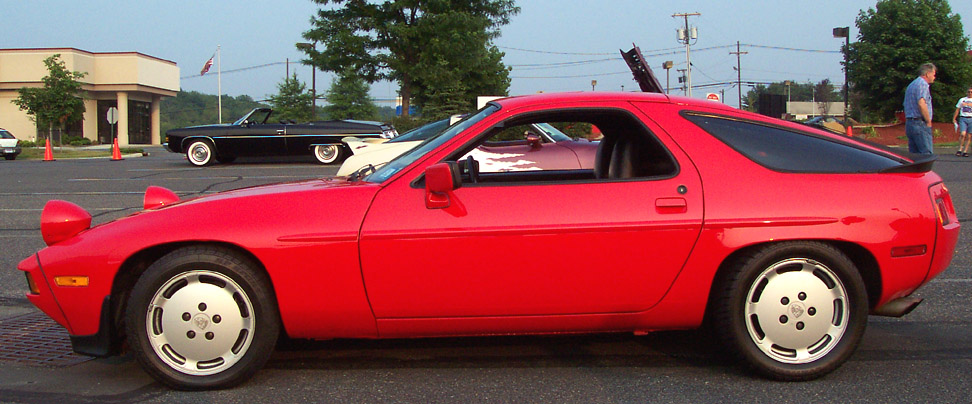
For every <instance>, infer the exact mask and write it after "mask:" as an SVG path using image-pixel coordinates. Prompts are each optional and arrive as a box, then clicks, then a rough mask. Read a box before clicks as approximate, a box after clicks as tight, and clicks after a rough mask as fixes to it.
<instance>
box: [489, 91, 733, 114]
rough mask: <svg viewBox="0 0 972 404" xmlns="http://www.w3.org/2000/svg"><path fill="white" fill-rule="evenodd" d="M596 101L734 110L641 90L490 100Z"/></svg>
mask: <svg viewBox="0 0 972 404" xmlns="http://www.w3.org/2000/svg"><path fill="white" fill-rule="evenodd" d="M597 101H636V102H661V103H668V104H679V105H685V106H692V107H699V108H706V109H725V110H736V108H733V107H730V106H728V105H726V104H723V103H720V102H714V101H709V100H703V99H698V98H690V97H681V96H672V95H668V94H660V93H643V92H637V93H636V92H610V91H603V92H591V91H588V92H571V93H541V94H531V95H521V96H514V97H508V98H501V99H498V100H494V101H492V102H494V103H497V104H499V105H500V106H502V107H503V108H516V107H519V106H522V105H536V104H537V103H562V102H563V103H566V102H597Z"/></svg>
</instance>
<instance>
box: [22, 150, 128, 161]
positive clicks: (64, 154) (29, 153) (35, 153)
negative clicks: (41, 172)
mask: <svg viewBox="0 0 972 404" xmlns="http://www.w3.org/2000/svg"><path fill="white" fill-rule="evenodd" d="M120 150H121V154H135V153H137V154H141V153H142V149H139V148H132V147H122V148H121V149H120ZM52 152H53V154H54V159H55V160H57V159H83V158H93V157H106V158H110V157H111V149H100V150H95V149H86V148H83V147H54V148H52ZM21 159H23V160H43V159H44V148H42V147H30V148H25V149H23V151H22V152H21V153H20V155H19V156H17V160H21Z"/></svg>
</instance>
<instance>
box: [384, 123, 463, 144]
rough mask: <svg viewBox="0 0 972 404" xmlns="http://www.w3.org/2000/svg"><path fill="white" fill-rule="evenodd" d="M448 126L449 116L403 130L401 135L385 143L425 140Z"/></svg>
mask: <svg viewBox="0 0 972 404" xmlns="http://www.w3.org/2000/svg"><path fill="white" fill-rule="evenodd" d="M448 126H449V118H446V119H443V120H440V121H435V122H432V123H429V124H425V125H422V126H419V127H418V128H415V129H412V130H410V131H408V132H405V133H404V134H402V135H401V136H399V137H396V138H394V139H392V140H389V141H388V142H387V143H401V142H415V141H420V140H425V139H428V138H430V137H432V136H435V135H436V134H438V133H439V132H442V130H443V129H445V128H447V127H448Z"/></svg>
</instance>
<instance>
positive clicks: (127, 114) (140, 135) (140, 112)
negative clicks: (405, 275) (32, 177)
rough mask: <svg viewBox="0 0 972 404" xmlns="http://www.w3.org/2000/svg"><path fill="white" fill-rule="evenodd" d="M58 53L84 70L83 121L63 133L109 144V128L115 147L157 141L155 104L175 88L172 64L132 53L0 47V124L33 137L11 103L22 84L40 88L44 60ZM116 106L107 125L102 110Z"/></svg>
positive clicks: (23, 114)
mask: <svg viewBox="0 0 972 404" xmlns="http://www.w3.org/2000/svg"><path fill="white" fill-rule="evenodd" d="M55 54H59V55H61V56H60V60H61V61H63V62H64V64H65V67H66V68H67V69H68V70H70V71H78V72H82V73H87V74H86V75H85V77H84V78H82V79H80V80H79V81H80V82H81V83H82V84H83V88H84V90H85V91H86V97H87V99H86V100H85V101H84V107H85V112H84V121H83V122H79V123H77V124H75V125H73V126H72V127H70V128H68V129H67V131H66V133H65V135H72V136H83V137H85V138H88V139H91V140H92V141H97V142H100V143H111V142H112V140H113V137H112V136H113V133H112V129H114V130H115V134H117V136H118V143H119V144H120V145H128V144H160V140H159V139H160V133H159V131H160V129H159V104H160V102H161V100H162V97H174V96H175V95H176V93H178V92H179V67H178V66H176V64H175V62H171V61H168V60H164V59H159V58H156V57H152V56H148V55H144V54H141V53H138V52H105V53H96V52H87V51H83V50H80V49H74V48H47V49H0V128H4V129H6V130H8V131H9V132H10V133H12V134H13V135H14V136H16V137H17V138H20V139H24V140H34V139H36V138H37V126H36V125H35V124H34V122H33V121H32V120H31V119H30V116H29V115H27V113H26V112H25V111H21V110H20V108H19V107H17V105H16V104H14V103H13V102H12V101H13V100H14V99H15V98H17V96H18V95H19V94H18V93H17V90H18V89H20V88H22V87H43V82H42V79H43V78H44V77H45V76H47V74H48V72H47V67H46V66H44V59H46V58H48V57H50V56H51V55H55ZM111 107H116V108H117V109H118V113H117V123H116V124H115V125H111V124H109V122H108V120H107V118H106V117H107V113H108V109H109V108H111Z"/></svg>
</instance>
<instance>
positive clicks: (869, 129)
mask: <svg viewBox="0 0 972 404" xmlns="http://www.w3.org/2000/svg"><path fill="white" fill-rule="evenodd" d="M861 135H862V136H863V137H864V139H870V138H875V137H877V136H878V133H877V129H874V127H873V126H865V127H863V128H862V129H861Z"/></svg>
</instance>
